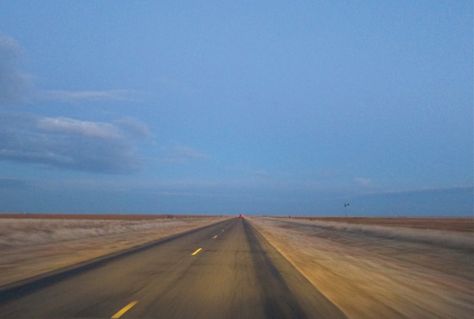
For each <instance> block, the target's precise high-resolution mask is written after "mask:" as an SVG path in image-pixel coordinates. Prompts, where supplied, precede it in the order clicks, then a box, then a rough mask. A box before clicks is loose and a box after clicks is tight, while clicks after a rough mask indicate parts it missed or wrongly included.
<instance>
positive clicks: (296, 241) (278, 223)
mask: <svg viewBox="0 0 474 319" xmlns="http://www.w3.org/2000/svg"><path fill="white" fill-rule="evenodd" d="M365 221H368V219H365ZM379 221H381V222H382V223H383V222H384V221H383V220H381V219H379ZM251 222H252V223H253V224H254V226H255V227H256V228H257V229H258V230H259V231H260V232H261V233H262V234H263V235H264V236H265V237H266V238H267V239H268V240H269V241H270V242H271V243H272V244H273V245H274V246H275V247H276V248H277V249H278V250H279V251H280V252H281V253H282V254H283V255H284V256H285V257H286V258H287V259H288V260H290V262H291V263H292V264H293V265H294V266H295V267H296V268H297V269H299V270H300V271H301V272H302V273H303V274H304V275H305V276H306V277H307V278H308V280H309V281H310V282H312V283H313V285H314V286H315V287H317V288H318V289H319V290H320V291H321V292H322V293H323V294H324V295H326V296H327V297H328V298H329V299H330V300H331V301H332V302H334V303H335V304H336V305H337V306H338V307H340V309H341V310H342V311H344V313H345V314H346V315H347V316H348V317H350V318H400V317H406V318H472V313H474V269H473V260H474V259H473V257H474V237H473V234H472V233H467V232H459V231H440V230H422V229H418V228H417V229H413V228H411V229H407V228H405V227H394V226H393V224H392V225H391V226H390V227H385V226H379V225H378V224H376V225H370V221H369V223H368V224H369V225H368V224H363V225H362V224H354V223H352V224H350V223H341V222H339V221H338V222H334V221H327V220H326V221H322V220H321V219H318V220H307V219H293V218H292V219H287V218H285V219H283V218H252V219H251ZM426 222H427V223H426ZM446 222H447V223H449V222H450V221H449V220H446ZM425 224H426V225H431V224H432V223H430V222H429V221H428V220H426V219H425ZM434 224H436V222H435V223H434Z"/></svg>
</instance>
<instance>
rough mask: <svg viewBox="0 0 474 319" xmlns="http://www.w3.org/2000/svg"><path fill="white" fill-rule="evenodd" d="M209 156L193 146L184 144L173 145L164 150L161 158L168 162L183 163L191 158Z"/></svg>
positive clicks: (200, 158) (196, 158) (205, 157)
mask: <svg viewBox="0 0 474 319" xmlns="http://www.w3.org/2000/svg"><path fill="white" fill-rule="evenodd" d="M208 158H209V156H208V155H207V154H205V153H203V152H201V151H199V150H197V149H195V148H192V147H189V146H185V145H175V146H172V147H170V148H168V149H166V151H165V155H164V158H163V160H164V161H165V162H169V163H185V162H188V161H191V160H204V159H208Z"/></svg>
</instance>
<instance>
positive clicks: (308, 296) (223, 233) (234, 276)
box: [0, 218, 344, 319]
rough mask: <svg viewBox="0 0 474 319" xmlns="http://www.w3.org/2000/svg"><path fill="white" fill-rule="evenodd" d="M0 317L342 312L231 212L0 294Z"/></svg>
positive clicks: (338, 315)
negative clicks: (91, 265)
mask: <svg viewBox="0 0 474 319" xmlns="http://www.w3.org/2000/svg"><path fill="white" fill-rule="evenodd" d="M0 318H3V319H7V318H48V319H50V318H51V319H54V318H166V319H172V318H186V319H188V318H206V319H207V318H209V319H210V318H252V319H253V318H344V315H343V314H342V312H341V311H340V310H339V309H338V308H337V307H336V306H334V305H333V304H332V303H331V302H330V301H329V300H328V299H326V298H325V297H324V296H323V295H322V294H321V293H320V292H319V291H318V290H317V289H315V288H314V287H313V286H312V285H311V284H310V283H309V282H308V281H307V280H306V279H305V278H304V277H303V276H302V275H301V274H300V273H299V272H298V271H297V270H296V269H295V268H293V266H292V265H291V264H290V263H289V262H288V261H287V260H286V259H284V258H283V257H282V256H281V255H280V254H279V253H278V252H277V251H276V250H275V249H274V248H273V247H271V246H270V245H269V244H268V242H266V240H265V239H264V238H263V237H262V236H261V235H260V234H259V233H258V232H256V231H255V230H254V229H253V227H252V226H251V225H250V224H249V223H248V222H247V221H246V220H245V219H240V218H234V219H230V220H227V221H224V222H222V223H218V224H215V225H212V226H210V227H206V228H203V229H201V230H199V231H196V232H193V233H190V234H187V235H184V236H181V237H178V238H176V239H173V240H171V241H167V242H164V243H160V244H157V245H155V246H152V247H150V248H148V249H146V250H141V251H138V252H136V253H133V254H128V255H126V256H124V257H121V258H117V259H114V260H112V261H109V262H106V263H104V264H101V265H100V266H97V267H94V268H92V269H88V270H86V271H82V272H78V273H76V274H74V275H71V276H68V277H67V278H63V279H62V280H59V281H53V282H51V283H47V284H46V285H45V284H44V283H43V284H42V285H41V286H39V287H34V285H33V286H32V287H29V288H28V289H26V290H24V291H22V292H20V293H18V295H15V296H14V297H13V298H11V296H10V297H9V298H5V297H4V298H2V297H1V295H0Z"/></svg>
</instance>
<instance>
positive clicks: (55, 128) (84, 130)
mask: <svg viewBox="0 0 474 319" xmlns="http://www.w3.org/2000/svg"><path fill="white" fill-rule="evenodd" d="M37 123H38V128H39V129H41V130H43V131H48V132H54V133H61V134H77V135H83V136H89V137H97V138H103V139H110V138H120V137H121V133H120V130H119V129H118V127H116V126H115V125H113V124H111V123H103V122H91V121H81V120H77V119H72V118H67V117H44V118H40V119H38V122H37Z"/></svg>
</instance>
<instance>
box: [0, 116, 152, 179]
mask: <svg viewBox="0 0 474 319" xmlns="http://www.w3.org/2000/svg"><path fill="white" fill-rule="evenodd" d="M144 140H145V139H144V138H138V137H137V136H136V135H133V134H129V133H128V132H127V131H126V130H124V129H123V128H122V127H121V126H120V125H118V124H115V123H114V122H110V123H109V122H93V121H83V120H78V119H74V118H66V117H57V118H54V117H41V116H36V115H32V114H20V115H18V114H16V115H15V114H14V115H12V114H7V113H4V114H2V116H1V117H0V160H7V161H13V162H19V163H36V164H42V165H46V166H51V167H58V168H67V169H73V170H83V171H90V172H102V173H127V172H132V171H135V170H137V169H138V168H140V165H141V163H140V160H139V158H138V156H137V147H138V145H139V143H140V142H141V141H144Z"/></svg>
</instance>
